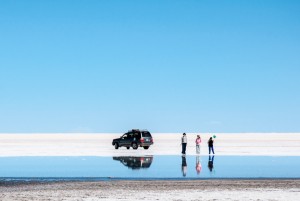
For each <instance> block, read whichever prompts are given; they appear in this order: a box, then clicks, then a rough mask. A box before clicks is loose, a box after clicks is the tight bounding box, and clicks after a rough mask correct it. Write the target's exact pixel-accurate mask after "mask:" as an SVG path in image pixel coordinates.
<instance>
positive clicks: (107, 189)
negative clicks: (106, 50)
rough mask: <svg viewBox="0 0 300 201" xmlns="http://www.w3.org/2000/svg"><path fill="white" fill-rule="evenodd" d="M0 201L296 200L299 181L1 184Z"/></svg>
mask: <svg viewBox="0 0 300 201" xmlns="http://www.w3.org/2000/svg"><path fill="white" fill-rule="evenodd" d="M0 200H1V201H8V200H9V201H21V200H22V201H25V200H45V201H46V200H47V201H51V200H78V201H79V200H80V201H81V200H86V201H96V200H114V201H115V200H128V201H129V200H145V201H148V200H174V201H180V200H182V201H183V200H194V201H195V200H300V180H186V181H174V180H172V181H95V182H45V183H42V182H18V183H16V182H1V183H0Z"/></svg>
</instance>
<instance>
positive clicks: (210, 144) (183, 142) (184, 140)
mask: <svg viewBox="0 0 300 201" xmlns="http://www.w3.org/2000/svg"><path fill="white" fill-rule="evenodd" d="M195 143H196V153H197V154H200V144H201V137H200V135H197V138H196V140H195ZM207 144H208V152H209V154H210V152H212V153H213V154H215V151H214V140H213V139H212V137H210V138H209V140H208V142H207ZM186 145H187V137H186V133H183V136H182V138H181V146H182V151H181V153H182V154H184V155H185V152H186Z"/></svg>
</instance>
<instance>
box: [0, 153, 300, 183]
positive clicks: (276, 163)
mask: <svg viewBox="0 0 300 201" xmlns="http://www.w3.org/2000/svg"><path fill="white" fill-rule="evenodd" d="M0 164H1V165H0V180H10V179H16V180H26V179H43V180H51V179H55V180H59V179H66V180H69V179H70V180H72V179H76V180H77V179H78V180H104V179H216V178H221V179H225V178H235V179H237V178H249V179H259V178H271V179H272V178H274V179H283V178H292V179H300V171H299V169H300V157H298V156H295V157H294V156H289V157H282V156H280V157H271V156H186V157H182V156H142V157H131V156H120V157H89V156H87V157H2V158H0Z"/></svg>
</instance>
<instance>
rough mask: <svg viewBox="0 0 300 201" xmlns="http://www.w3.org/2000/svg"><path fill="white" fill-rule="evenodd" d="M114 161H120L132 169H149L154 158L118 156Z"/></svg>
mask: <svg viewBox="0 0 300 201" xmlns="http://www.w3.org/2000/svg"><path fill="white" fill-rule="evenodd" d="M113 159H114V160H117V161H120V162H121V163H122V164H123V165H125V166H127V167H129V168H131V169H140V168H149V167H150V166H151V163H152V161H153V156H139V157H138V156H118V157H113Z"/></svg>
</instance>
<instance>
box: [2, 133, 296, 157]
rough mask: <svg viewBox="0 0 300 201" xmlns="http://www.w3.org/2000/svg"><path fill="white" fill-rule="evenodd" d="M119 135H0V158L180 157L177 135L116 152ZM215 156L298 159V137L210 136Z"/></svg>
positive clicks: (191, 143)
mask: <svg viewBox="0 0 300 201" xmlns="http://www.w3.org/2000/svg"><path fill="white" fill-rule="evenodd" d="M120 135H122V134H121V133H117V134H107V133H98V134H90V133H81V134H78V133H76V134H75V133H74V134H72V133H68V134H60V133H58V134H44V133H40V134H0V157H9V156H121V155H130V156H138V155H181V145H180V143H181V136H182V134H181V133H169V134H163V133H153V134H152V136H153V138H154V145H152V146H151V147H150V148H149V149H148V150H144V149H143V148H141V147H139V148H138V149H137V150H133V149H132V148H131V149H130V150H127V149H126V148H125V147H121V148H119V149H118V150H116V149H114V146H112V140H113V139H114V138H118V137H119V136H120ZM196 135H197V134H196V133H187V138H188V146H187V155H196V149H195V138H196ZM200 135H201V138H202V143H201V155H207V154H208V148H207V140H208V139H209V137H210V136H212V134H207V133H205V134H201V133H200ZM213 135H216V136H217V137H216V139H215V144H214V145H215V152H216V154H217V155H258V156H259V155H264V156H299V155H300V133H240V134H237V133H235V134H229V133H226V134H225V133H214V134H213Z"/></svg>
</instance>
